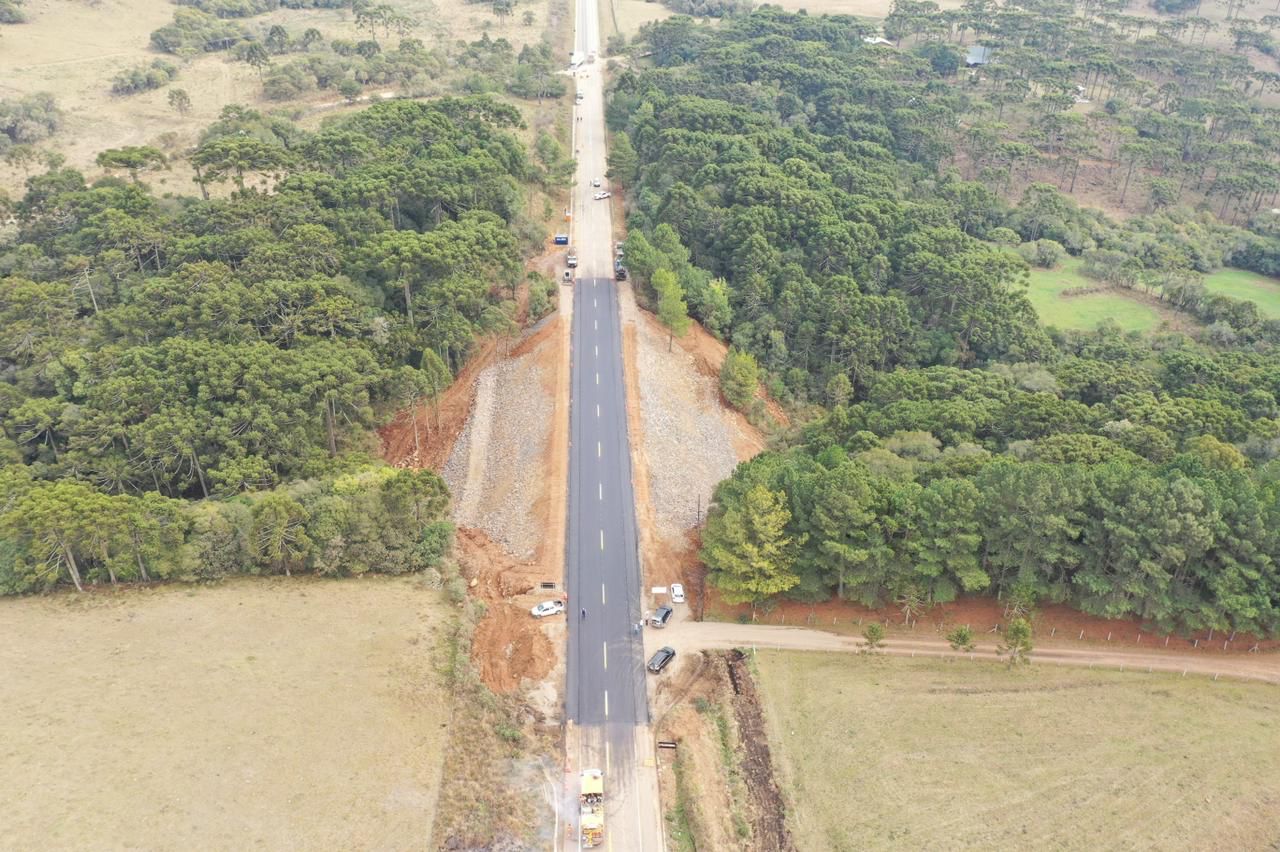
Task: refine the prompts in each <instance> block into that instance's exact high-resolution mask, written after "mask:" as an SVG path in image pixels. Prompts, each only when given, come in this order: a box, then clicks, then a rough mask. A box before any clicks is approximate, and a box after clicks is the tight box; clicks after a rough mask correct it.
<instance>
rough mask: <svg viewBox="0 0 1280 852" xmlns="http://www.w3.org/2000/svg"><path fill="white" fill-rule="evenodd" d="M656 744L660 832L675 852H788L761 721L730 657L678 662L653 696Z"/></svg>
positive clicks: (708, 655)
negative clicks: (662, 814) (669, 744)
mask: <svg viewBox="0 0 1280 852" xmlns="http://www.w3.org/2000/svg"><path fill="white" fill-rule="evenodd" d="M659 692H660V694H661V695H662V697H665V698H668V699H671V700H672V701H673V702H674V705H673V706H671V707H670V709H669V710H665V711H662V712H661V715H660V717H659V723H658V732H657V733H658V739H660V740H672V741H675V742H676V743H677V745H678V748H677V749H676V750H675V751H674V752H673V751H663V752H660V757H661V760H660V762H659V773H660V782H661V786H662V789H663V791H664V795H663V799H664V804H665V806H666V807H665V810H666V818H667V826H668V834H669V836H670V838H671V841H672V846H673V847H674V848H679V849H734V848H737V849H748V850H760V852H776V850H785V849H793V848H794V845H793V844H792V843H791V839H790V834H789V832H788V830H787V827H786V814H785V809H784V802H783V798H782V794H781V791H780V790H779V788H778V784H777V782H776V781H775V780H774V777H773V766H772V759H771V757H770V754H769V744H768V740H767V738H766V736H765V730H764V717H763V715H762V711H761V708H760V705H759V702H758V696H757V692H756V688H755V684H754V681H753V679H752V675H751V672H750V670H749V669H748V668H747V666H746V665H745V663H744V662H743V658H742V655H741V654H740V653H738V652H737V651H728V652H725V651H716V652H704V653H702V654H699V655H697V656H691V657H686V658H685V662H684V664H683V666H682V667H681V669H680V670H679V673H678V674H677V675H676V676H674V677H672V678H671V679H670V680H668V681H665V682H664V683H663V686H662V687H661V689H660V690H659Z"/></svg>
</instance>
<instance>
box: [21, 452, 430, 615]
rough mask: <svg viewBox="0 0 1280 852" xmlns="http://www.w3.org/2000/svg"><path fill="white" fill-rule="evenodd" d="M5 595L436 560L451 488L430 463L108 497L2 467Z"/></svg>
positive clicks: (399, 567) (334, 571)
mask: <svg viewBox="0 0 1280 852" xmlns="http://www.w3.org/2000/svg"><path fill="white" fill-rule="evenodd" d="M0 482H2V484H3V490H2V493H3V494H4V502H3V503H2V504H0V594H17V593H23V592H31V591H40V590H44V589H48V588H51V587H53V586H55V585H57V584H58V583H68V582H69V583H71V584H73V585H74V586H75V587H76V588H78V589H79V588H83V587H84V586H85V585H86V584H97V583H108V582H109V583H117V582H139V581H141V582H149V581H155V580H167V579H175V580H218V579H222V578H224V577H227V576H230V575H233V574H292V573H295V572H297V573H314V574H320V575H325V576H344V577H350V576H358V575H360V574H366V573H380V574H403V573H409V572H418V571H424V570H428V569H430V568H434V567H435V566H436V565H438V564H439V561H440V559H441V558H442V557H443V556H444V555H445V554H446V553H447V552H448V548H449V546H450V543H451V540H452V532H453V530H452V526H451V525H450V524H449V521H448V503H449V494H448V489H446V488H445V485H444V482H443V480H441V479H440V478H439V477H438V476H436V475H435V474H434V473H432V472H431V471H408V470H393V469H392V468H388V467H374V468H366V469H364V470H359V471H354V472H352V473H349V474H345V475H341V476H337V477H334V478H326V479H322V480H307V481H304V482H297V483H293V484H291V485H289V486H287V487H282V488H279V489H276V490H273V491H264V492H256V493H250V494H245V495H242V496H239V497H236V498H234V499H230V500H220V501H204V502H197V503H191V502H185V501H182V500H174V499H171V498H168V497H163V496H160V495H159V494H157V493H155V492H146V493H141V494H128V493H122V494H105V493H103V492H102V491H101V490H99V489H96V488H94V487H93V485H91V484H89V483H87V482H84V481H81V480H77V479H63V480H58V481H48V480H37V479H33V478H31V476H30V471H29V470H28V469H26V468H23V467H20V466H14V467H9V468H5V469H3V470H0Z"/></svg>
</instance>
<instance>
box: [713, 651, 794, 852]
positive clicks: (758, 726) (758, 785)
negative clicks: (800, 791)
mask: <svg viewBox="0 0 1280 852" xmlns="http://www.w3.org/2000/svg"><path fill="white" fill-rule="evenodd" d="M724 660H725V665H726V667H727V670H728V674H729V683H730V684H731V686H732V687H733V716H734V720H735V721H736V722H737V725H738V754H739V756H740V766H741V768H742V773H743V776H744V778H745V780H746V784H747V795H748V796H749V797H750V800H751V808H750V809H749V810H750V815H749V819H750V820H751V835H752V841H753V848H755V849H758V850H760V852H773V850H788V849H795V844H794V843H793V842H792V840H791V833H790V832H789V831H788V830H787V817H786V808H785V806H784V804H783V799H782V791H781V790H780V789H779V788H778V781H777V778H776V777H775V776H774V773H773V758H772V756H771V755H770V753H769V737H768V734H767V732H766V731H765V724H764V711H763V710H762V709H761V707H760V696H759V695H758V694H757V692H756V682H755V678H754V677H752V675H751V669H749V668H748V667H747V664H746V661H745V660H746V658H745V657H744V656H743V654H742V652H741V651H730V652H728V653H727V654H726V655H725V656H724Z"/></svg>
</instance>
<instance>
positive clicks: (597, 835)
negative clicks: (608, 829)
mask: <svg viewBox="0 0 1280 852" xmlns="http://www.w3.org/2000/svg"><path fill="white" fill-rule="evenodd" d="M580 801H581V806H580V813H579V815H578V824H579V825H580V826H581V827H582V845H583V846H584V847H586V848H587V849H591V848H594V847H596V846H599V845H600V844H601V842H603V841H604V773H603V772H601V771H600V770H599V769H584V770H582V795H581V797H580Z"/></svg>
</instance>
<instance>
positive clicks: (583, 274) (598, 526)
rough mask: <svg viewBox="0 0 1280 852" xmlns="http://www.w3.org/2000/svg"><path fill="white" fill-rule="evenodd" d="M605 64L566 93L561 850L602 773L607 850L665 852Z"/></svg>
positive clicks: (578, 24)
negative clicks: (592, 776) (617, 273)
mask: <svg viewBox="0 0 1280 852" xmlns="http://www.w3.org/2000/svg"><path fill="white" fill-rule="evenodd" d="M576 7H577V11H576V14H575V37H574V50H575V51H578V52H580V54H581V55H582V56H583V57H586V56H588V55H590V54H592V53H596V52H598V51H599V49H600V43H599V41H600V37H599V32H600V28H599V12H598V8H597V6H596V3H595V1H594V0H578V2H577V3H576ZM602 65H603V63H601V62H599V61H596V62H593V63H587V64H584V65H582V66H581V67H580V68H579V69H578V70H577V71H576V72H575V73H574V74H573V81H574V83H575V84H576V87H577V91H578V92H581V93H582V94H583V99H582V100H581V101H580V102H578V103H577V105H576V106H575V108H574V115H573V144H574V149H575V154H574V156H575V157H576V158H577V162H578V168H577V172H576V175H575V177H576V181H575V185H574V187H573V189H572V201H571V205H572V206H571V215H572V227H571V229H570V242H571V244H572V246H573V248H575V249H576V250H577V255H578V268H577V269H576V270H575V272H576V273H577V280H576V282H575V284H574V292H573V325H572V344H571V348H572V355H571V361H570V365H571V366H570V405H569V411H570V415H569V417H570V419H569V499H568V523H567V542H566V544H567V548H566V565H565V578H566V589H567V592H568V598H569V604H568V612H567V617H568V624H569V629H568V654H567V667H566V681H565V719H566V736H565V775H564V796H563V810H562V813H564V814H565V815H566V820H565V821H566V822H567V823H568V824H569V826H568V827H566V830H565V831H564V832H563V833H562V834H561V836H560V837H557V843H558V844H559V845H560V848H562V849H576V848H578V846H579V843H580V836H579V833H578V826H577V825H576V823H577V816H578V814H577V798H578V793H579V780H578V779H579V772H581V770H583V769H601V770H603V771H604V790H605V841H604V846H603V847H602V848H604V849H608V850H611V852H613V850H616V851H617V852H624V850H637V852H642V851H643V850H654V852H657V850H661V849H662V848H663V842H664V840H663V835H662V822H661V809H660V806H659V802H658V775H657V768H656V766H655V762H654V760H653V739H652V733H651V730H650V728H649V700H648V694H647V691H646V690H647V684H646V682H645V669H644V664H645V659H644V656H643V653H644V648H643V639H642V638H641V637H640V636H639V635H637V632H636V630H635V627H634V625H636V624H637V623H638V622H639V621H640V618H641V615H640V603H641V596H640V583H641V578H640V559H639V550H638V539H637V533H636V511H635V494H634V491H633V488H632V480H631V445H630V441H629V438H628V434H627V409H626V404H627V403H626V386H625V384H624V380H623V370H622V317H621V313H620V311H619V305H618V292H617V288H616V287H615V285H614V281H613V258H614V246H613V222H612V216H611V205H610V202H609V200H608V199H603V200H595V199H594V198H593V197H592V196H593V195H594V194H595V193H596V192H599V191H600V189H597V188H596V187H593V186H592V185H591V184H592V181H593V180H594V179H600V181H601V184H602V187H601V188H607V184H606V182H605V181H604V173H605V171H606V161H607V153H606V142H605V126H604V81H603V80H602V76H603V68H602Z"/></svg>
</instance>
